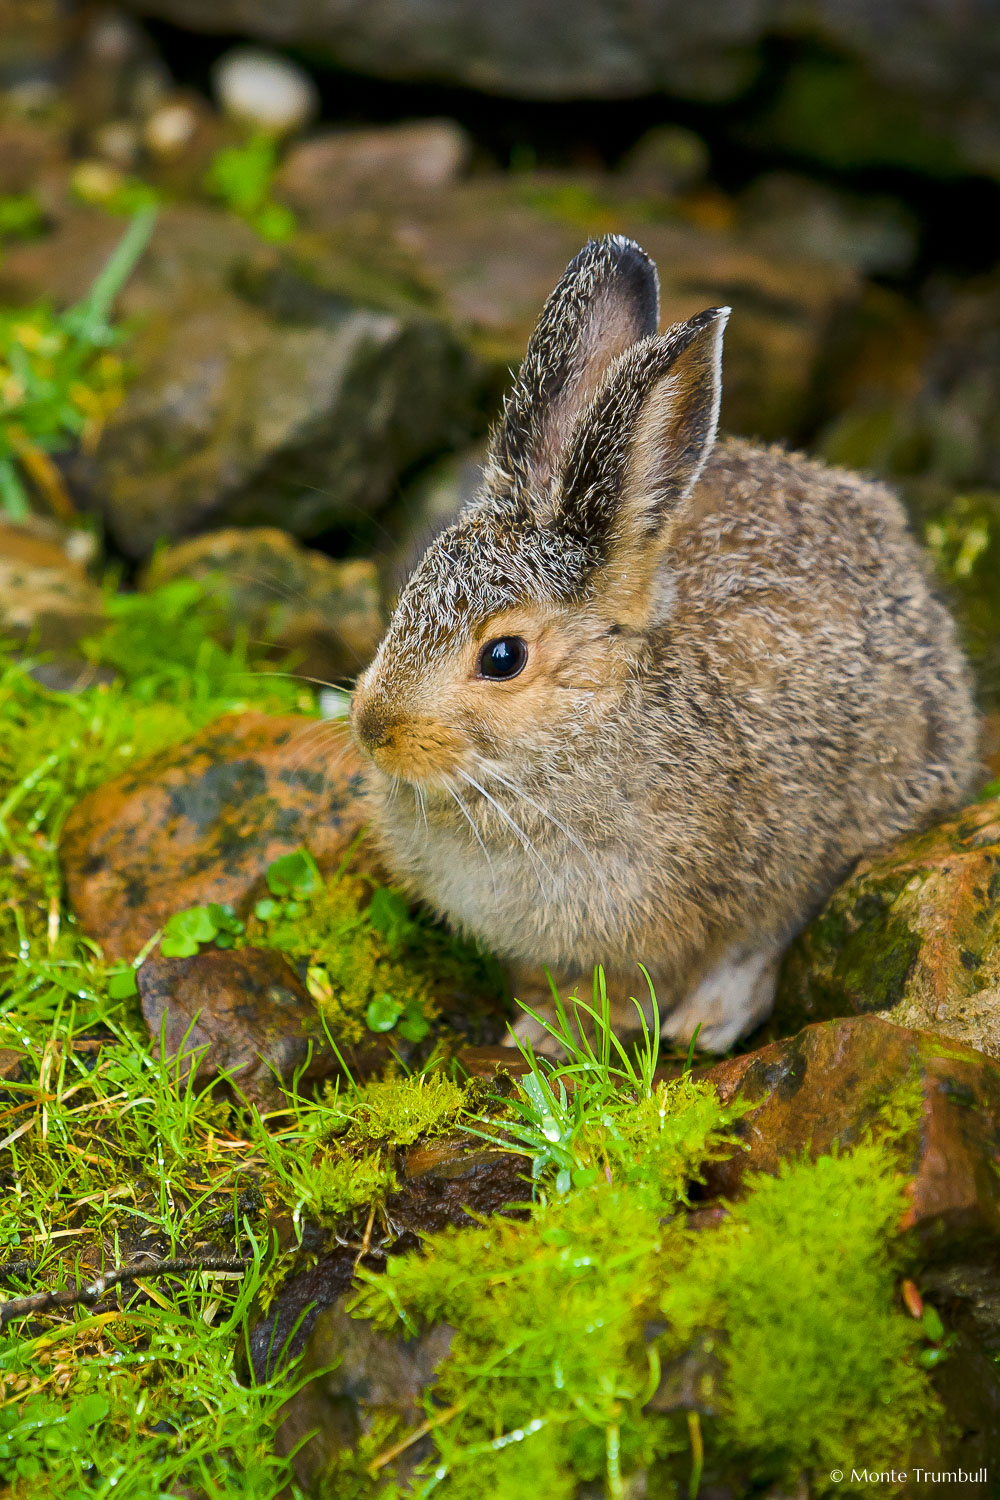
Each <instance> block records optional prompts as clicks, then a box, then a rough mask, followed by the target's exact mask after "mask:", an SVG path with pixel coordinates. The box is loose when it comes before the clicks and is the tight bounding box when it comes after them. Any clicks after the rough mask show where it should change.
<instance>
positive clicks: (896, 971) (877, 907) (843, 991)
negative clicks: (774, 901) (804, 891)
mask: <svg viewBox="0 0 1000 1500" xmlns="http://www.w3.org/2000/svg"><path fill="white" fill-rule="evenodd" d="M932 836H933V835H932ZM914 854H915V855H917V856H918V857H919V849H914ZM913 879H914V871H913V870H912V869H911V868H908V869H907V870H906V871H900V872H895V873H892V874H882V875H880V874H879V873H878V872H877V871H872V872H871V873H870V874H868V875H866V876H865V877H864V878H863V879H862V880H861V881H860V882H849V883H848V884H847V885H845V886H842V887H841V888H840V890H838V891H835V892H834V894H833V896H832V897H831V898H830V901H829V903H828V904H827V906H826V907H825V908H824V910H823V911H822V912H821V913H820V914H819V916H818V917H817V918H816V919H815V921H814V922H813V923H812V925H811V926H810V927H808V928H807V929H806V931H805V932H804V933H803V934H802V936H801V937H800V938H798V939H797V940H796V942H795V943H794V944H793V945H792V948H791V949H790V950H789V953H788V956H787V958H786V960H785V964H784V967H783V970H782V978H781V986H780V989H779V995H778V1002H777V1013H778V1014H779V1015H780V1016H782V1017H783V1018H784V1017H787V1016H792V1017H796V1016H798V1015H799V1013H800V1012H801V1011H804V1012H805V1013H806V1015H807V1017H808V1018H809V1019H810V1020H820V1019H828V1018H832V1017H835V1016H842V1015H848V1014H851V1013H852V1012H853V1013H855V1014H863V1013H865V1012H869V1011H882V1010H889V1009H891V1008H892V1007H893V1006H894V1005H896V1004H898V1002H899V1001H900V1000H901V999H902V998H903V995H904V994H905V991H906V985H907V981H908V979H909V977H910V973H911V972H912V969H913V965H914V963H915V962H916V960H917V958H918V956H919V953H920V947H921V937H920V934H919V932H915V931H914V930H913V928H911V927H910V925H909V923H908V922H907V921H906V918H905V917H904V916H903V915H902V913H901V912H899V911H894V909H893V908H894V905H895V903H896V902H897V901H898V899H899V897H900V896H901V895H902V894H903V892H904V891H905V890H906V888H907V887H908V886H909V885H910V883H911V881H912V880H913Z"/></svg>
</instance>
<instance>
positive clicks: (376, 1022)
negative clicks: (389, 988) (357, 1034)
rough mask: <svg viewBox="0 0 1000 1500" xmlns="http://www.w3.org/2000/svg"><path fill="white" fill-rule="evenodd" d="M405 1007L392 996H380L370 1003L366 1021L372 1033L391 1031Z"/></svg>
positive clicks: (366, 1012)
mask: <svg viewBox="0 0 1000 1500" xmlns="http://www.w3.org/2000/svg"><path fill="white" fill-rule="evenodd" d="M402 1012H403V1007H402V1006H401V1005H400V1003H399V1001H398V1000H394V999H393V998H392V996H391V995H379V996H378V998H377V999H375V1000H370V1001H369V1002H368V1009H367V1010H366V1011H365V1020H366V1022H367V1023H368V1029H369V1030H370V1031H391V1030H392V1028H393V1027H394V1026H395V1024H396V1022H397V1021H398V1020H399V1018H400V1016H401V1015H402Z"/></svg>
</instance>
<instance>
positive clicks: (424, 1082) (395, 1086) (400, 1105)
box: [341, 1073, 467, 1146]
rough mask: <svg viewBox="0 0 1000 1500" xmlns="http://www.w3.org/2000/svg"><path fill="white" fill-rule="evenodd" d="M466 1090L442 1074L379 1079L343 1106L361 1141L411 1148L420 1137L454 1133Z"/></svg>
mask: <svg viewBox="0 0 1000 1500" xmlns="http://www.w3.org/2000/svg"><path fill="white" fill-rule="evenodd" d="M466 1097H467V1096H466V1090H465V1089H464V1088H462V1086H461V1085H460V1084H457V1083H455V1082H453V1080H452V1079H450V1078H445V1077H444V1076H443V1075H442V1074H440V1073H429V1074H420V1075H419V1076H416V1077H413V1078H386V1079H376V1080H374V1081H373V1082H371V1083H367V1084H365V1085H364V1086H363V1087H362V1088H361V1089H359V1091H358V1093H357V1096H356V1097H355V1098H354V1099H353V1100H351V1101H350V1102H345V1103H344V1104H343V1105H342V1106H341V1107H342V1108H343V1111H344V1117H345V1119H346V1120H347V1121H348V1133H349V1135H350V1137H351V1139H352V1140H357V1141H382V1140H384V1141H391V1142H394V1143H395V1144H396V1145H397V1146H409V1145H412V1144H413V1142H414V1141H415V1140H416V1139H417V1137H418V1136H434V1135H443V1134H444V1133H445V1132H446V1131H449V1130H454V1129H455V1126H456V1124H457V1122H458V1120H459V1118H460V1117H461V1115H462V1113H463V1111H464V1110H465V1107H466Z"/></svg>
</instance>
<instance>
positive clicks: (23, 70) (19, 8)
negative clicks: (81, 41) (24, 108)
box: [0, 0, 69, 88]
mask: <svg viewBox="0 0 1000 1500" xmlns="http://www.w3.org/2000/svg"><path fill="white" fill-rule="evenodd" d="M68 43H69V15H68V12H67V10H66V7H65V6H64V5H63V4H62V0H4V4H3V8H2V9H0V88H2V87H4V86H10V85H16V84H18V83H34V82H36V81H39V82H41V81H43V80H44V81H45V82H48V81H49V80H51V79H54V78H55V77H56V76H57V74H58V72H59V70H60V68H61V66H62V64H63V62H64V59H65V53H66V50H67V46H68Z"/></svg>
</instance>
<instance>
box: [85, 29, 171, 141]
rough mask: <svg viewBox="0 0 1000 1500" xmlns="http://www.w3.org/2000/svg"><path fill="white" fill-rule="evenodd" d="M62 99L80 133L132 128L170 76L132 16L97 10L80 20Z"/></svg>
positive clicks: (150, 108) (161, 92) (156, 100)
mask: <svg viewBox="0 0 1000 1500" xmlns="http://www.w3.org/2000/svg"><path fill="white" fill-rule="evenodd" d="M82 21H83V24H82V32H81V34H80V35H79V37H78V39H77V45H76V47H75V49H74V54H73V62H72V67H71V69H70V72H69V77H68V78H67V79H66V83H65V99H66V102H67V103H68V105H69V109H70V112H71V114H72V117H73V122H74V124H75V126H76V128H77V130H78V131H79V132H80V133H81V134H83V135H88V136H89V135H91V134H92V132H94V131H95V130H99V129H100V128H101V127H103V126H105V125H107V124H109V123H112V122H118V123H131V124H133V125H134V124H135V123H137V122H139V121H141V120H143V119H144V118H145V117H146V116H147V115H149V114H151V113H152V111H153V110H154V109H156V107H157V106H158V104H159V103H160V101H161V100H162V99H163V98H164V97H165V95H166V93H167V91H168V89H169V88H170V75H169V73H168V72H167V69H166V67H165V66H164V64H163V62H162V61H161V59H160V57H159V55H158V54H157V51H156V48H155V47H154V46H153V44H152V42H151V41H150V39H149V37H148V36H147V35H146V32H145V30H144V29H143V28H142V27H141V26H138V25H137V24H136V23H135V21H133V20H132V18H131V17H130V16H127V15H125V14H123V13H122V11H120V10H113V9H111V8H110V7H107V8H105V7H98V8H95V10H94V11H92V12H90V14H89V16H88V17H85V18H82Z"/></svg>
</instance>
